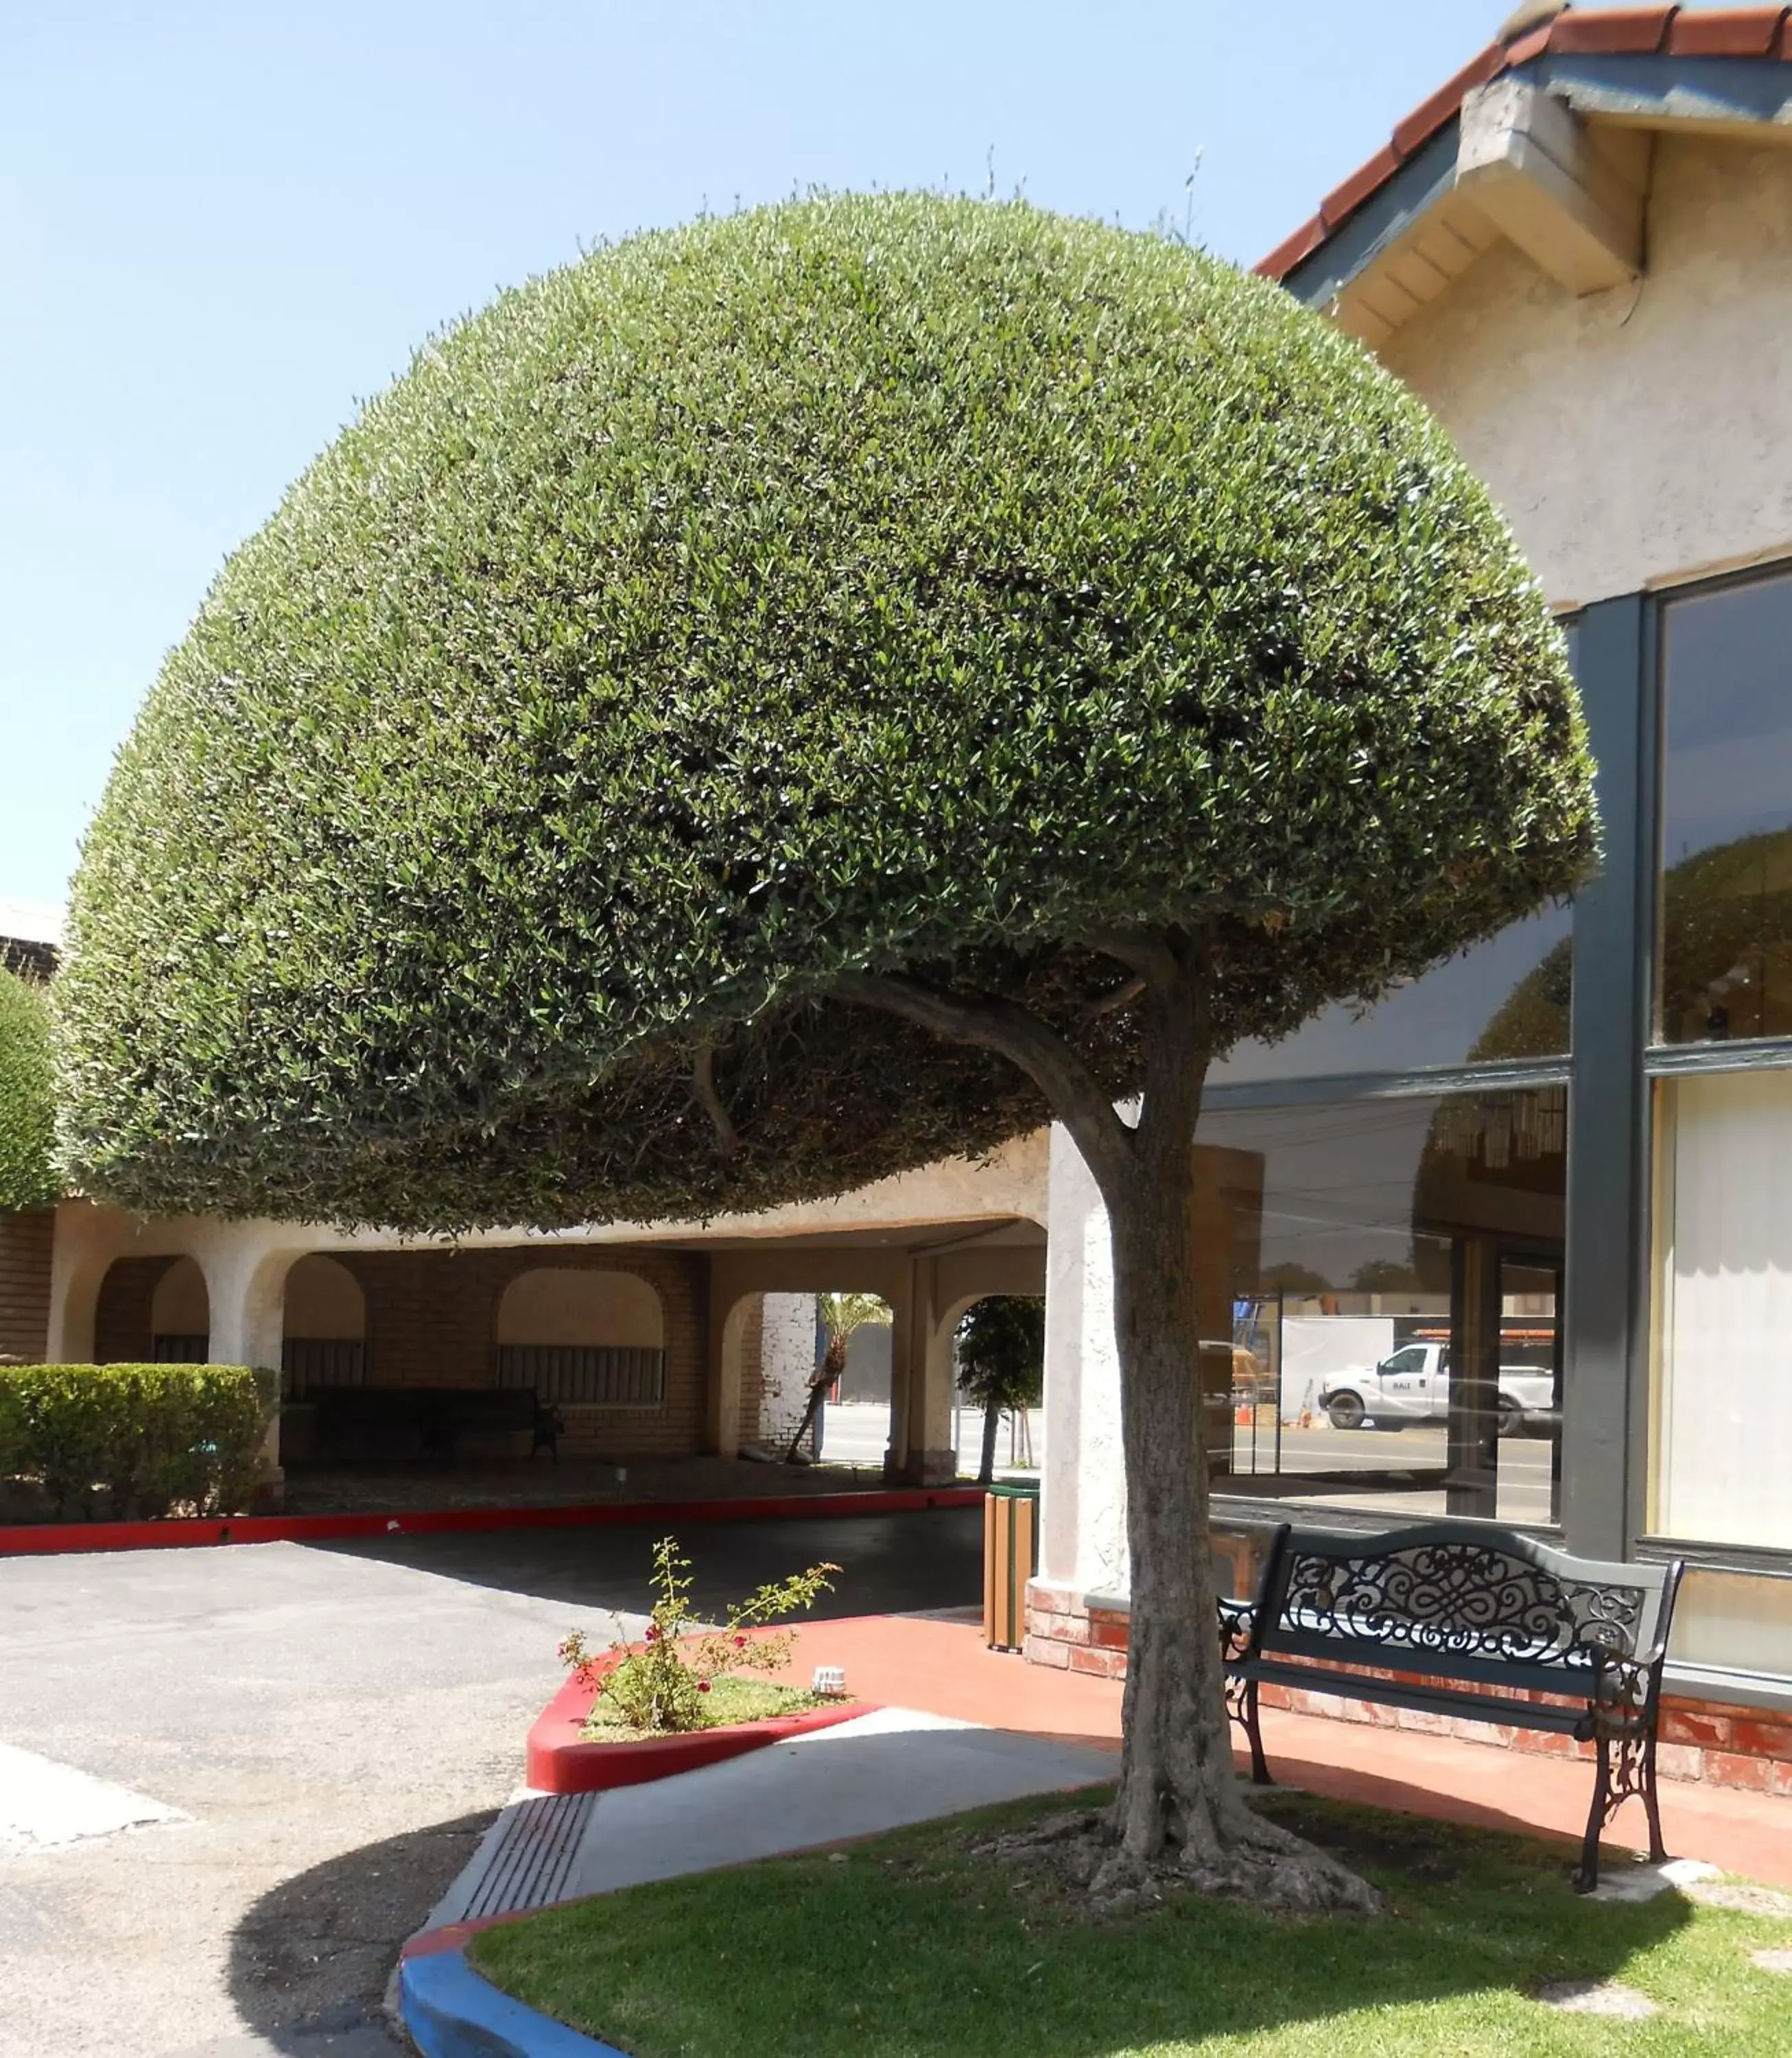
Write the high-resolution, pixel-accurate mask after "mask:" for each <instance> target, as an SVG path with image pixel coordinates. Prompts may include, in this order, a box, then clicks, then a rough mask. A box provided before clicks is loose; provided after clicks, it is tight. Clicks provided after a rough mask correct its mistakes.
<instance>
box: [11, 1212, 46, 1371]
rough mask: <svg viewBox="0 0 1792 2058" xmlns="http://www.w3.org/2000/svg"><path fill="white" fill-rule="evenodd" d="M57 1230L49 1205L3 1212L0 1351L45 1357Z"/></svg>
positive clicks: (39, 1358) (30, 1357)
mask: <svg viewBox="0 0 1792 2058" xmlns="http://www.w3.org/2000/svg"><path fill="white" fill-rule="evenodd" d="M55 1233H56V1218H55V1216H54V1214H52V1213H51V1211H50V1210H49V1209H47V1208H42V1209H37V1210H33V1212H31V1213H30V1214H20V1215H9V1214H0V1357H22V1358H29V1359H30V1360H32V1361H34V1362H35V1363H38V1364H41V1363H42V1361H43V1354H44V1349H45V1346H46V1344H47V1342H48V1341H49V1337H50V1246H51V1245H52V1243H53V1242H54V1238H55Z"/></svg>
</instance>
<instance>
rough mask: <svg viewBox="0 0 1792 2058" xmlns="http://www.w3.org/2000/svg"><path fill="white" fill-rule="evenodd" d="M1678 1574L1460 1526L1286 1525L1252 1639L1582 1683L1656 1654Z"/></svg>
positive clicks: (1474, 1677)
mask: <svg viewBox="0 0 1792 2058" xmlns="http://www.w3.org/2000/svg"><path fill="white" fill-rule="evenodd" d="M1679 1570H1680V1568H1679V1566H1678V1565H1636V1564H1618V1563H1607V1562H1604V1561H1601V1560H1596V1559H1584V1558H1575V1557H1571V1556H1570V1555H1568V1552H1566V1551H1557V1550H1555V1549H1552V1547H1550V1546H1549V1545H1548V1544H1540V1543H1538V1542H1537V1541H1536V1540H1535V1539H1534V1538H1532V1537H1528V1536H1523V1535H1521V1534H1520V1533H1519V1532H1517V1531H1516V1530H1503V1529H1492V1528H1488V1527H1486V1526H1485V1525H1481V1524H1467V1523H1450V1522H1433V1523H1420V1524H1415V1525H1413V1526H1412V1527H1410V1528H1405V1529H1396V1530H1391V1531H1388V1532H1384V1533H1382V1534H1381V1535H1379V1536H1360V1535H1359V1536H1346V1535H1343V1534H1340V1533H1337V1532H1329V1531H1323V1530H1309V1529H1301V1528H1295V1529H1291V1530H1290V1531H1289V1533H1288V1535H1287V1536H1286V1537H1285V1539H1283V1540H1282V1541H1281V1547H1280V1549H1279V1550H1278V1551H1277V1552H1276V1553H1275V1554H1274V1556H1273V1560H1272V1562H1271V1563H1270V1564H1269V1567H1267V1569H1266V1582H1265V1587H1264V1592H1263V1602H1262V1607H1261V1609H1260V1610H1259V1613H1258V1623H1257V1626H1256V1627H1257V1643H1258V1648H1259V1649H1260V1650H1262V1651H1281V1652H1285V1653H1287V1654H1289V1655H1296V1656H1301V1657H1308V1658H1317V1659H1331V1660H1333V1661H1336V1660H1338V1659H1347V1660H1348V1661H1349V1663H1353V1664H1357V1665H1362V1664H1365V1663H1368V1664H1372V1665H1375V1666H1377V1667H1385V1668H1386V1669H1388V1670H1389V1671H1403V1670H1406V1669H1409V1668H1410V1669H1412V1670H1413V1671H1420V1672H1423V1673H1425V1674H1427V1675H1436V1674H1442V1675H1445V1676H1447V1677H1449V1678H1452V1679H1464V1680H1469V1681H1479V1682H1484V1683H1489V1684H1495V1683H1498V1684H1512V1685H1520V1686H1530V1687H1539V1688H1541V1689H1543V1690H1544V1691H1554V1692H1557V1693H1564V1692H1566V1693H1577V1692H1584V1691H1587V1689H1588V1687H1589V1686H1590V1685H1591V1682H1592V1680H1593V1679H1594V1676H1595V1674H1596V1673H1597V1672H1598V1671H1599V1669H1600V1667H1601V1666H1602V1665H1603V1663H1605V1662H1606V1661H1607V1660H1608V1659H1630V1660H1633V1661H1640V1662H1643V1663H1652V1662H1653V1661H1654V1660H1655V1659H1657V1658H1658V1657H1659V1654H1660V1652H1661V1651H1662V1650H1663V1648H1664V1647H1665V1646H1666V1643H1667V1631H1668V1627H1669V1623H1670V1621H1671V1617H1672V1613H1673V1607H1674V1595H1675V1588H1676V1587H1677V1585H1678V1583H1679Z"/></svg>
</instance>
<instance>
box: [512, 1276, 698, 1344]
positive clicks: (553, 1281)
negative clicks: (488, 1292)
mask: <svg viewBox="0 0 1792 2058" xmlns="http://www.w3.org/2000/svg"><path fill="white" fill-rule="evenodd" d="M494 1329H495V1337H496V1341H497V1342H498V1345H499V1348H500V1349H503V1348H504V1347H506V1346H519V1345H559V1346H562V1347H566V1348H572V1349H611V1350H663V1349H665V1347H666V1316H665V1313H664V1311H663V1309H662V1308H661V1306H660V1297H659V1295H658V1293H656V1292H655V1291H654V1288H653V1287H652V1286H651V1285H650V1284H649V1283H648V1281H646V1280H645V1279H642V1278H641V1277H638V1275H637V1274H636V1273H632V1272H620V1271H616V1270H614V1269H611V1268H610V1267H608V1266H604V1265H536V1266H534V1267H533V1268H532V1269H530V1270H529V1271H527V1272H519V1273H518V1274H517V1276H516V1277H515V1278H514V1279H513V1280H511V1281H510V1282H509V1284H508V1285H507V1286H506V1287H505V1289H504V1290H503V1293H502V1294H501V1295H500V1296H499V1301H498V1309H497V1314H496V1317H495V1321H494Z"/></svg>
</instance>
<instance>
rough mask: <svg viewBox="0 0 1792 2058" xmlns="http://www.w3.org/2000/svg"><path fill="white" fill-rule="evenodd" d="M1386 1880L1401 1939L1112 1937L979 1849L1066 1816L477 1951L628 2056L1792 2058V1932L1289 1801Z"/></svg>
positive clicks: (870, 1846)
mask: <svg viewBox="0 0 1792 2058" xmlns="http://www.w3.org/2000/svg"><path fill="white" fill-rule="evenodd" d="M1269 1805H1270V1806H1272V1807H1273V1810H1274V1811H1275V1813H1276V1814H1277V1817H1278V1818H1279V1819H1281V1820H1284V1821H1287V1822H1289V1823H1290V1824H1291V1825H1292V1826H1295V1827H1298V1828H1300V1829H1301V1830H1303V1831H1304V1832H1305V1833H1306V1834H1309V1835H1311V1836H1313V1837H1315V1838H1316V1839H1317V1840H1318V1841H1321V1842H1324V1843H1325V1844H1327V1845H1329V1846H1330V1847H1331V1848H1333V1849H1336V1850H1337V1851H1338V1852H1339V1853H1341V1855H1343V1856H1345V1857H1347V1858H1348V1859H1349V1861H1350V1862H1351V1863H1353V1865H1357V1867H1358V1868H1359V1869H1361V1870H1364V1871H1366V1872H1368V1873H1370V1874H1371V1875H1372V1876H1373V1877H1374V1878H1375V1879H1376V1881H1377V1883H1378V1884H1380V1885H1381V1886H1382V1887H1383V1888H1384V1889H1385V1891H1386V1893H1387V1894H1388V1897H1389V1901H1390V1903H1391V1905H1392V1908H1393V1913H1392V1914H1391V1915H1390V1916H1389V1918H1388V1919H1386V1920H1385V1921H1381V1922H1377V1923H1373V1924H1361V1923H1352V1922H1346V1921H1293V1920H1289V1919H1286V1918H1282V1919H1277V1918H1273V1917H1264V1916H1260V1915H1256V1914H1254V1913H1250V1911H1248V1910H1246V1909H1242V1908H1238V1907H1234V1906H1228V1905H1222V1904H1218V1903H1214V1902H1209V1901H1198V1900H1196V1899H1194V1898H1193V1897H1178V1898H1176V1899H1174V1900H1171V1901H1165V1902H1163V1903H1161V1904H1159V1905H1158V1906H1156V1907H1155V1908H1154V1909H1151V1910H1150V1912H1149V1913H1146V1914H1144V1915H1142V1916H1138V1917H1131V1918H1128V1919H1126V1920H1122V1921H1113V1922H1109V1923H1106V1924H1100V1925H1090V1924H1087V1923H1086V1922H1084V1921H1081V1920H1079V1918H1078V1917H1077V1916H1076V1914H1075V1912H1074V1910H1073V1909H1072V1908H1071V1905H1068V1904H1067V1902H1066V1901H1063V1899H1061V1898H1060V1897H1059V1896H1058V1895H1057V1894H1056V1893H1055V1891H1054V1890H1053V1889H1050V1888H1049V1887H1047V1885H1044V1884H1043V1882H1042V1881H1040V1880H1039V1878H1038V1877H1036V1876H1035V1875H1033V1874H1031V1873H1022V1872H1020V1871H1019V1870H1016V1869H1012V1868H1011V1867H1010V1866H1008V1865H1006V1864H1004V1863H1002V1862H1000V1861H994V1860H991V1859H987V1858H976V1857H971V1855H970V1854H969V1852H968V1845H970V1844H971V1843H973V1842H975V1841H978V1839H979V1835H981V1834H987V1832H988V1830H989V1828H990V1826H991V1825H1007V1824H1010V1823H1015V1822H1023V1821H1025V1820H1027V1818H1029V1817H1031V1815H1034V1814H1043V1813H1052V1812H1055V1811H1058V1810H1061V1809H1062V1808H1063V1806H1064V1803H1063V1799H1062V1798H1051V1799H1048V1800H1045V1801H1041V1802H1023V1803H1020V1804H1018V1805H1016V1806H1010V1807H1007V1808H1000V1809H993V1810H986V1811H984V1812H983V1813H982V1814H977V1815H975V1816H960V1817H957V1818H954V1819H953V1820H952V1821H950V1822H943V1823H933V1824H930V1825H928V1826H924V1827H922V1828H920V1829H916V1830H901V1831H898V1832H897V1833H896V1834H893V1835H891V1836H887V1837H879V1838H876V1840H874V1841H868V1842H865V1843H862V1844H856V1845H852V1846H851V1847H850V1848H849V1849H848V1851H847V1852H846V1853H844V1854H839V1853H836V1854H834V1855H832V1856H829V1855H828V1854H820V1855H816V1856H811V1857H793V1858H779V1859H774V1860H772V1861H769V1862H766V1863H762V1864H758V1865H749V1866H743V1867H740V1868H737V1869H733V1870H731V1871H726V1872H719V1873H705V1874H702V1875H699V1876H698V1877H694V1878H689V1879H681V1880H670V1881H662V1882H659V1883H658V1884H655V1885H650V1886H643V1887H636V1888H634V1889H630V1890H629V1891H628V1892H626V1893H618V1894H614V1895H610V1896H606V1897H603V1898H602V1899H599V1900H596V1901H585V1902H582V1903H579V1904H578V1905H574V1906H572V1907H569V1908H565V1909H555V1910H550V1912H548V1913H544V1914H542V1915H538V1916H532V1917H529V1918H528V1919H527V1920H526V1921H520V1922H515V1923H507V1924H504V1925H501V1926H499V1928H496V1929H491V1930H489V1931H487V1932H486V1933H483V1935H481V1936H480V1937H478V1938H477V1939H476V1940H475V1943H474V1945H473V1957H474V1961H475V1963H476V1964H477V1965H479V1968H480V1969H481V1970H482V1971H483V1972H484V1973H486V1975H487V1977H489V1978H491V1979H492V1980H494V1981H496V1982H497V1983H498V1984H499V1985H501V1986H503V1987H505V1988H508V1989H509V1991H510V1992H512V1993H515V1994H517V1995H519V1996H521V1997H522V1998H523V1999H524V2000H527V2001H530V2002H531V2003H532V2004H534V2006H535V2007H537V2008H542V2009H543V2010H545V2011H546V2012H548V2013H550V2014H552V2015H556V2016H559V2017H560V2018H561V2019H562V2020H565V2021H566V2022H570V2023H571V2024H574V2025H575V2026H576V2027H578V2028H581V2029H584V2030H586V2031H588V2032H590V2033H591V2034H592V2035H594V2036H599V2037H602V2038H603V2039H605V2040H607V2041H609V2042H611V2043H614V2044H618V2045H620V2046H622V2048H624V2049H626V2050H627V2051H630V2052H635V2053H637V2054H638V2058H774V2054H775V2058H923V2054H925V2058H1029V2054H1039V2058H1125V2055H1126V2054H1135V2053H1136V2054H1145V2053H1152V2054H1162V2058H1168V2054H1178V2053H1193V2052H1201V2053H1204V2054H1206V2053H1221V2052H1225V2053H1238V2054H1243V2053H1252V2054H1258V2053H1269V2052H1274V2053H1276V2054H1277V2058H1281V2054H1287V2058H1321V2054H1323V2058H1400V2055H1401V2054H1406V2053H1413V2054H1417V2053H1424V2054H1425V2058H1495V2055H1496V2054H1497V2058H1556V2054H1561V2058H1597V2054H1603V2053H1607V2052H1609V2053H1612V2054H1616V2053H1619V2052H1623V2053H1625V2054H1636V2058H1658V2055H1659V2054H1663V2053H1667V2052H1673V2053H1676V2054H1679V2053H1695V2052H1698V2053H1705V2052H1709V2053H1711V2055H1712V2058H1718V2054H1719V2053H1722V2054H1723V2058H1788V2055H1789V2054H1792V1978H1787V1977H1784V1976H1782V1975H1776V1974H1774V1973H1768V1972H1764V1971H1762V1970H1759V1969H1757V1968H1756V1967H1755V1966H1754V1965H1752V1964H1751V1963H1750V1955H1749V1954H1750V1952H1751V1951H1752V1950H1754V1949H1761V1948H1762V1947H1779V1948H1784V1947H1787V1946H1792V1921H1786V1920H1784V1919H1776V1918H1774V1917H1771V1916H1765V1915H1742V1914H1738V1913H1732V1912H1730V1911H1727V1910H1723V1909H1713V1908H1706V1907H1695V1906H1694V1905H1691V1904H1689V1903H1688V1902H1687V1901H1683V1899H1681V1897H1679V1896H1678V1895H1675V1894H1667V1895H1663V1896H1662V1897H1660V1898H1659V1899H1658V1900H1656V1901H1651V1902H1647V1903H1643V1904H1641V1905H1633V1906H1624V1905H1616V1904H1609V1903H1591V1902H1588V1901H1584V1900H1582V1899H1581V1898H1579V1897H1578V1896H1576V1895H1575V1894H1574V1893H1572V1892H1571V1891H1570V1889H1569V1887H1568V1869H1569V1865H1570V1862H1571V1854H1570V1853H1569V1852H1568V1849H1567V1847H1566V1846H1565V1845H1546V1844H1541V1843H1536V1842H1532V1841H1523V1840H1520V1839H1518V1838H1515V1837H1495V1836H1488V1835H1483V1834H1480V1833H1476V1832H1470V1831H1466V1830H1459V1829H1456V1828H1452V1827H1451V1826H1448V1825H1446V1824H1443V1823H1437V1822H1427V1821H1424V1820H1421V1819H1419V1818H1415V1817H1410V1816H1402V1815H1393V1814H1381V1813H1378V1812H1375V1811H1371V1810H1365V1809H1352V1808H1345V1807H1342V1806H1337V1805H1334V1804H1332V1803H1328V1802H1316V1801H1310V1800H1305V1799H1301V1798H1297V1797H1295V1796H1292V1795H1284V1796H1278V1797H1276V1798H1275V1799H1274V1800H1273V1802H1271V1803H1269ZM1580 1978H1594V1979H1600V1980H1611V1981H1622V1982H1623V1984H1625V1985H1627V1986H1629V1987H1631V1988H1636V1989H1637V1990H1639V1992H1642V1993H1643V1994H1645V1995H1647V1996H1648V1997H1649V1999H1650V2000H1653V2001H1654V2002H1655V2004H1657V2006H1658V2007H1659V2009H1660V2011H1661V2012H1660V2013H1659V2015H1658V2016H1655V2018H1654V2019H1652V2020H1647V2021H1619V2020H1602V2019H1599V2018H1595V2017H1592V2016H1581V2015H1566V2014H1563V2013H1561V2012H1558V2011H1556V2010H1555V2009H1552V2008H1547V2007H1545V2006H1544V2004H1542V2003H1541V2002H1540V2001H1538V2000H1536V1999H1535V1998H1533V1996H1534V1995H1535V1992H1536V1989H1537V1988H1539V1987H1540V1986H1541V1985H1543V1984H1546V1983H1548V1982H1550V1981H1557V1980H1565V1979H1580Z"/></svg>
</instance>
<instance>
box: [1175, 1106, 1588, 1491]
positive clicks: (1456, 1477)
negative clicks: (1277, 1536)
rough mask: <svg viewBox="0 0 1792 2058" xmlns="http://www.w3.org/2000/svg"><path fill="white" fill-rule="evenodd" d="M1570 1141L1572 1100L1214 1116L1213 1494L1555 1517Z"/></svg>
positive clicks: (1210, 1207) (1207, 1284) (1210, 1144)
mask: <svg viewBox="0 0 1792 2058" xmlns="http://www.w3.org/2000/svg"><path fill="white" fill-rule="evenodd" d="M1566 1129H1567V1089H1566V1088H1565V1087H1537V1088H1532V1089H1526V1090H1521V1091H1509V1092H1487V1093H1480V1092H1465V1093H1456V1094H1450V1095H1436V1096H1423V1097H1417V1098H1412V1099H1406V1098H1398V1099H1367V1100H1356V1101H1351V1102H1334V1103H1330V1104H1326V1105H1322V1106H1306V1107H1277V1108H1262V1109H1249V1110H1243V1109H1240V1110H1227V1109H1211V1110H1209V1111H1208V1112H1206V1114H1203V1115H1202V1120H1201V1125H1200V1127H1199V1129H1198V1131H1197V1143H1196V1148H1197V1151H1198V1154H1199V1157H1200V1160H1201V1172H1202V1186H1203V1191H1204V1194H1206V1202H1207V1204H1206V1206H1205V1207H1204V1209H1203V1210H1202V1218H1201V1223H1200V1237H1199V1241H1200V1242H1201V1245H1202V1249H1201V1250H1198V1253H1197V1267H1196V1269H1197V1277H1198V1280H1199V1281H1201V1282H1202V1299H1203V1301H1204V1303H1205V1304H1206V1309H1207V1313H1206V1317H1205V1320H1206V1326H1207V1329H1208V1333H1210V1334H1211V1335H1215V1336H1218V1333H1219V1331H1218V1325H1219V1324H1220V1322H1221V1321H1222V1320H1225V1319H1230V1325H1231V1343H1232V1353H1231V1357H1232V1369H1231V1381H1232V1390H1231V1393H1230V1408H1228V1409H1227V1410H1226V1413H1227V1414H1228V1415H1229V1416H1230V1433H1229V1437H1228V1436H1221V1437H1219V1438H1215V1437H1214V1435H1213V1433H1212V1432H1210V1444H1212V1443H1214V1442H1216V1441H1217V1442H1218V1443H1219V1444H1220V1445H1221V1448H1220V1452H1219V1465H1218V1468H1217V1469H1220V1470H1222V1471H1224V1472H1228V1473H1230V1477H1224V1476H1222V1477H1221V1478H1219V1479H1218V1480H1217V1481H1216V1490H1217V1491H1218V1492H1222V1493H1224V1492H1229V1491H1230V1492H1240V1493H1249V1494H1251V1495H1254V1496H1262V1495H1273V1496H1277V1497H1289V1496H1292V1497H1297V1498H1299V1499H1301V1500H1306V1501H1308V1502H1309V1503H1314V1504H1320V1505H1331V1506H1352V1507H1370V1508H1374V1509H1375V1510H1377V1512H1385V1513H1387V1514H1389V1516H1398V1515H1401V1514H1444V1513H1451V1514H1464V1515H1482V1516H1497V1517H1498V1518H1500V1520H1505V1521H1512V1522H1534V1523H1548V1522H1551V1521H1552V1520H1555V1519H1556V1513H1557V1484H1558V1480H1559V1464H1558V1451H1559V1446H1560V1427H1561V1399H1562V1396H1561V1376H1560V1369H1561V1363H1562V1357H1561V1336H1560V1325H1559V1322H1558V1317H1557V1310H1558V1308H1559V1305H1560V1273H1561V1261H1562V1249H1563V1236H1564V1170H1565V1167H1566V1162H1567V1138H1566ZM1209 1355H1211V1353H1204V1356H1209ZM1208 1377H1209V1380H1210V1383H1211V1374H1210V1372H1209V1373H1208ZM1215 1419H1216V1416H1215V1414H1214V1413H1210V1416H1209V1420H1210V1422H1213V1421H1214V1420H1215Z"/></svg>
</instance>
